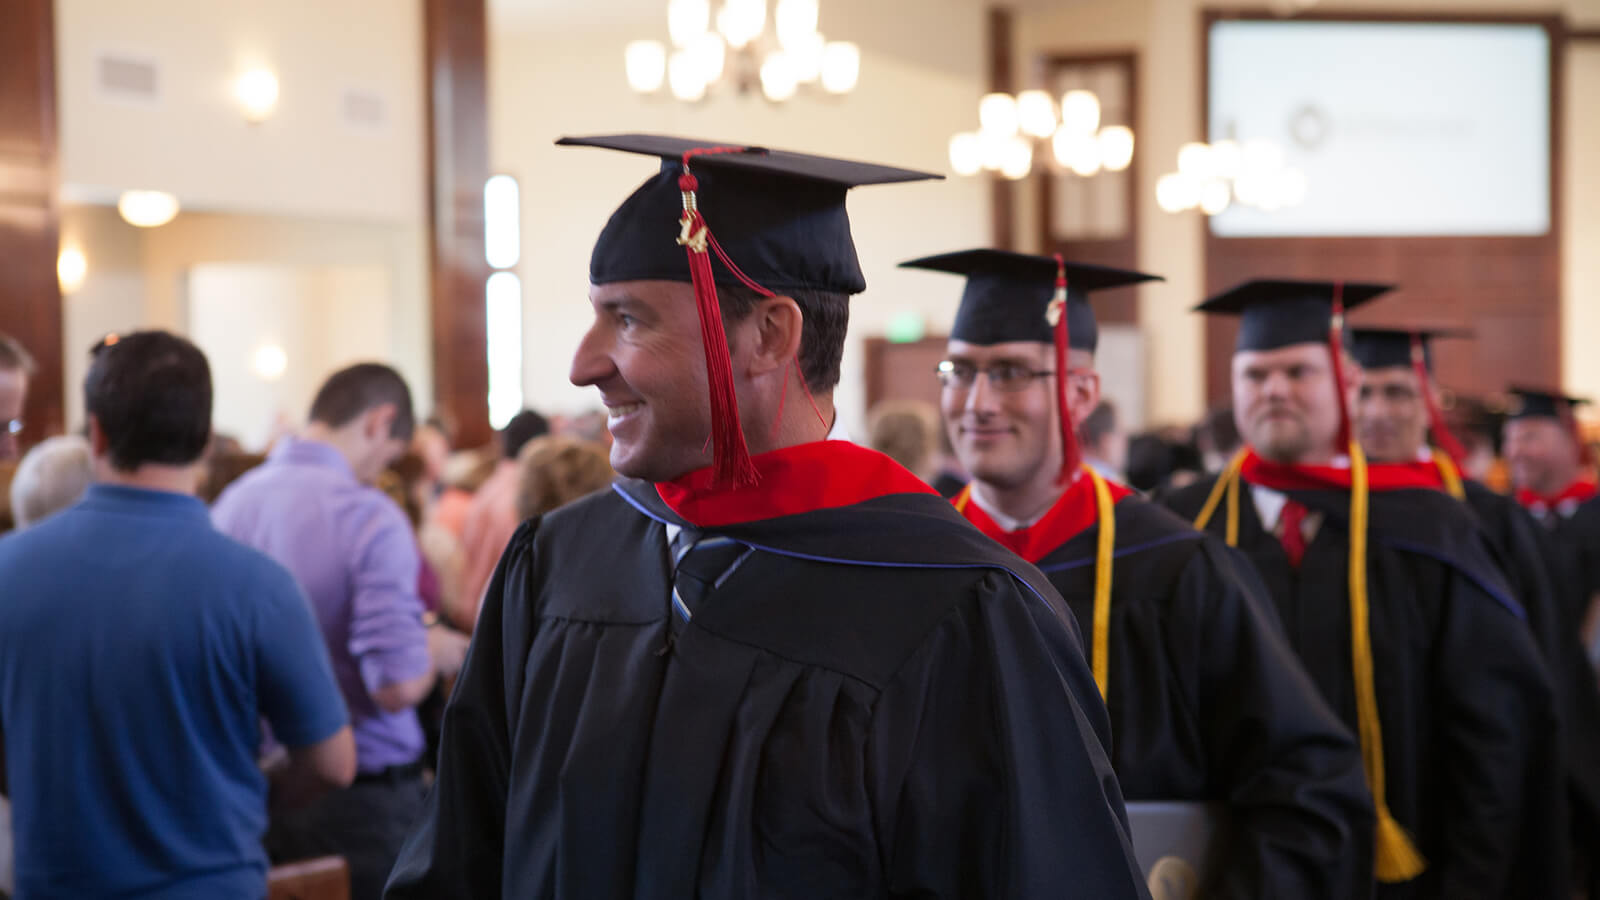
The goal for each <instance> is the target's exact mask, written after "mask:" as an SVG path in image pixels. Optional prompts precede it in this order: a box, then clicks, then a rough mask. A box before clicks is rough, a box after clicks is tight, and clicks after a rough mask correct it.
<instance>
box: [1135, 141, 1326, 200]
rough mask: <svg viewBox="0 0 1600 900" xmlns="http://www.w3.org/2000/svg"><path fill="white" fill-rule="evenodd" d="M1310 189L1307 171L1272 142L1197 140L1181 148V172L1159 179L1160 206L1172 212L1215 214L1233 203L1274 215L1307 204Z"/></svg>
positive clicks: (1179, 154) (1157, 198)
mask: <svg viewBox="0 0 1600 900" xmlns="http://www.w3.org/2000/svg"><path fill="white" fill-rule="evenodd" d="M1307 191H1308V185H1307V183H1306V176H1305V173H1304V172H1301V171H1300V170H1299V169H1294V168H1290V167H1289V166H1288V165H1287V163H1286V159H1285V156H1284V152H1283V148H1282V147H1280V146H1278V145H1277V144H1275V143H1273V142H1272V141H1264V140H1252V141H1245V142H1244V143H1242V144H1241V143H1240V142H1238V141H1236V140H1233V139H1231V138H1230V139H1224V140H1220V141H1217V142H1216V143H1214V144H1206V143H1202V142H1199V141H1193V142H1190V143H1187V144H1184V145H1183V146H1181V147H1179V148H1178V171H1176V172H1169V173H1167V174H1165V175H1163V176H1161V178H1160V179H1159V180H1157V181H1156V204H1157V205H1158V206H1160V207H1161V209H1162V210H1163V211H1165V212H1169V213H1178V212H1184V211H1185V210H1190V209H1198V210H1200V211H1201V212H1202V213H1204V214H1206V215H1208V216H1215V215H1218V214H1220V213H1222V212H1223V211H1224V210H1226V209H1228V208H1229V207H1230V206H1235V205H1238V206H1247V207H1250V208H1252V209H1256V210H1260V211H1262V212H1269V213H1270V212H1276V211H1277V210H1280V209H1283V208H1285V207H1291V206H1298V205H1300V204H1301V203H1304V202H1305V199H1306V193H1307Z"/></svg>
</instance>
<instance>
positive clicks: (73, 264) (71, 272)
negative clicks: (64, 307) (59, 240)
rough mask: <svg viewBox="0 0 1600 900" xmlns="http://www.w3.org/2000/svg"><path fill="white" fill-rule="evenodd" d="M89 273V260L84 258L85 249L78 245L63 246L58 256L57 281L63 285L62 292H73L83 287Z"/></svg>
mask: <svg viewBox="0 0 1600 900" xmlns="http://www.w3.org/2000/svg"><path fill="white" fill-rule="evenodd" d="M88 274H89V261H88V260H87V259H85V258H84V256H83V251H82V250H79V249H78V248H77V247H63V248H61V255H60V256H57V257H56V281H57V282H58V283H59V284H60V285H61V293H63V294H71V293H73V292H75V291H77V289H78V288H81V287H83V279H84V277H85V276H87V275H88Z"/></svg>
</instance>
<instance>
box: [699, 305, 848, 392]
mask: <svg viewBox="0 0 1600 900" xmlns="http://www.w3.org/2000/svg"><path fill="white" fill-rule="evenodd" d="M781 296H785V297H789V298H790V299H792V300H794V302H795V304H796V305H797V306H799V307H800V315H801V317H802V318H803V319H804V320H805V321H804V324H803V325H802V326H801V330H800V354H799V355H800V374H801V375H803V376H805V379H806V387H808V388H810V389H811V390H813V391H816V392H819V393H820V392H822V391H828V390H832V389H833V388H834V386H835V385H837V384H838V383H839V365H840V360H842V359H843V358H844V336H845V331H846V330H847V329H848V327H849V325H850V295H848V294H836V293H831V292H829V291H806V290H795V291H784V292H782V294H781ZM764 299H766V298H765V297H764V296H763V295H762V294H759V293H756V292H755V291H753V290H751V289H750V288H747V287H743V286H733V285H726V284H719V285H717V303H718V304H719V305H720V306H721V307H722V321H723V326H724V327H726V326H728V325H732V324H734V323H737V322H742V321H744V320H745V318H747V317H748V316H749V315H750V314H751V313H752V312H754V311H755V308H756V304H757V303H758V302H760V301H761V300H764Z"/></svg>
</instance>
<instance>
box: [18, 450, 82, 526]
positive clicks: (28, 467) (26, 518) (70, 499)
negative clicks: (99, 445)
mask: <svg viewBox="0 0 1600 900" xmlns="http://www.w3.org/2000/svg"><path fill="white" fill-rule="evenodd" d="M93 478H94V466H93V464H92V462H91V459H90V453H89V442H88V440H86V439H84V438H82V437H79V436H78V435H75V434H70V435H62V436H60V437H53V438H49V439H47V440H45V441H43V442H42V443H40V444H39V445H38V446H36V447H34V448H33V449H32V450H29V451H28V454H27V455H26V456H24V457H23V458H22V462H21V463H20V464H18V466H17V473H16V475H15V477H13V478H12V479H11V518H12V520H13V521H14V523H15V527H16V528H17V530H19V531H20V530H22V529H24V528H27V527H28V526H29V525H33V524H36V523H38V522H39V521H40V520H41V519H43V518H45V517H46V516H49V515H51V514H52V513H57V512H60V511H61V510H63V509H66V508H67V507H69V506H71V505H72V504H74V503H77V502H78V499H79V498H80V497H82V496H83V492H84V491H86V490H88V489H89V482H90V481H92V480H93Z"/></svg>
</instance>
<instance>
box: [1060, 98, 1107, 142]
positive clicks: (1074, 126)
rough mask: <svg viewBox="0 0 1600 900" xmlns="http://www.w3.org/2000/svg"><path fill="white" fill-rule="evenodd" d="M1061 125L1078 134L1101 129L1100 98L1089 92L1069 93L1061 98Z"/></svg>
mask: <svg viewBox="0 0 1600 900" xmlns="http://www.w3.org/2000/svg"><path fill="white" fill-rule="evenodd" d="M1061 125H1062V127H1064V128H1068V129H1071V130H1072V131H1074V132H1076V133H1078V134H1094V133H1095V132H1096V131H1098V130H1099V129H1100V98H1099V97H1096V96H1095V95H1094V94H1093V93H1091V92H1089V91H1083V90H1077V91H1067V92H1066V93H1065V94H1064V95H1062V97H1061Z"/></svg>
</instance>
